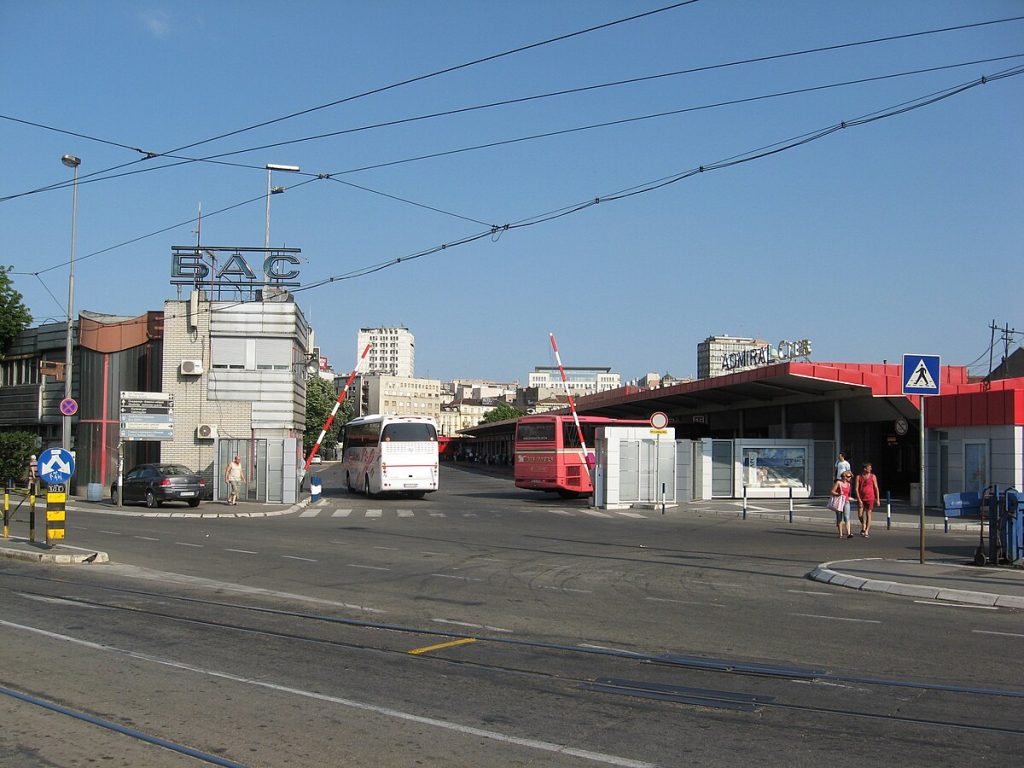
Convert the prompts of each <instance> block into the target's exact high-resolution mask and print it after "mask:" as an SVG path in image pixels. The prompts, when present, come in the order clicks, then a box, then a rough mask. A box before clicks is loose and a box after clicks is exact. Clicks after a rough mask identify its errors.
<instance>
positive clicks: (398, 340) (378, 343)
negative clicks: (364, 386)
mask: <svg viewBox="0 0 1024 768" xmlns="http://www.w3.org/2000/svg"><path fill="white" fill-rule="evenodd" d="M367 344H369V345H370V351H369V352H368V353H367V355H366V359H365V360H363V361H362V362H361V363H360V365H359V370H360V371H361V372H366V373H380V374H386V375H389V376H403V377H406V378H412V377H414V376H415V375H416V337H415V336H413V334H412V333H411V332H410V331H409V329H408V328H405V327H404V326H397V327H379V328H360V329H359V334H358V337H357V340H356V358H355V359H356V360H359V359H360V357H361V356H362V354H363V350H364V349H366V345H367Z"/></svg>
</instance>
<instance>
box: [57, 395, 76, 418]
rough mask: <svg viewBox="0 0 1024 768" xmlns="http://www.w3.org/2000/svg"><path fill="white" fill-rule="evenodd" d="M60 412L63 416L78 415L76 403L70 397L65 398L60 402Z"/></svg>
mask: <svg viewBox="0 0 1024 768" xmlns="http://www.w3.org/2000/svg"><path fill="white" fill-rule="evenodd" d="M60 412H61V413H63V414H64V415H65V416H74V415H75V414H76V413H78V403H76V402H75V401H74V399H72V398H70V397H65V398H64V399H63V400H61V401H60Z"/></svg>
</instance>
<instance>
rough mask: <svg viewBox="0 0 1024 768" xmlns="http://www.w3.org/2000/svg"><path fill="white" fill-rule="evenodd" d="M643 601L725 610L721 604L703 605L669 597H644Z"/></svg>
mask: <svg viewBox="0 0 1024 768" xmlns="http://www.w3.org/2000/svg"><path fill="white" fill-rule="evenodd" d="M644 600H652V601H653V602H656V603H677V604H679V605H710V606H713V607H715V608H725V606H724V605H722V604H721V603H704V602H701V601H700V600H673V599H672V598H671V597H645V598H644Z"/></svg>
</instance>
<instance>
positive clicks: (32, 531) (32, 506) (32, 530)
mask: <svg viewBox="0 0 1024 768" xmlns="http://www.w3.org/2000/svg"><path fill="white" fill-rule="evenodd" d="M28 540H29V541H31V542H32V543H33V544H34V543H35V540H36V481H35V480H34V479H32V480H29V481H28Z"/></svg>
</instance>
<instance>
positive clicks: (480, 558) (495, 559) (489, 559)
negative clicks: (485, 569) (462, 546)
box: [477, 557, 507, 563]
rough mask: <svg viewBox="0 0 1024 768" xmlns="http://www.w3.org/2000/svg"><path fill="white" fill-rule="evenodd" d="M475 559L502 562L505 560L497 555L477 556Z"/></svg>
mask: <svg viewBox="0 0 1024 768" xmlns="http://www.w3.org/2000/svg"><path fill="white" fill-rule="evenodd" d="M477 560H485V561H486V562H488V563H504V562H507V561H506V560H502V559H501V558H498V557H478V558H477Z"/></svg>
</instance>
